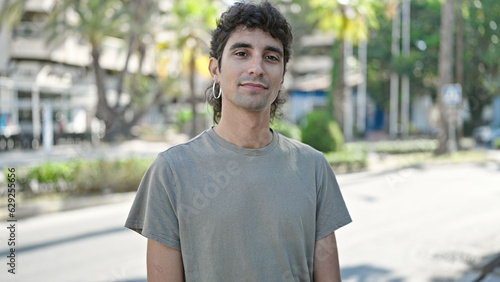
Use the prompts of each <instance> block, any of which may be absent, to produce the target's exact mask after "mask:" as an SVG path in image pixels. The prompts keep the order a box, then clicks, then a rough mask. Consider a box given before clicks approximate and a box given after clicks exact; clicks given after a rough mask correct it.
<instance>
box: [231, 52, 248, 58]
mask: <svg viewBox="0 0 500 282" xmlns="http://www.w3.org/2000/svg"><path fill="white" fill-rule="evenodd" d="M234 54H235V55H236V56H238V57H245V56H246V55H247V53H245V52H243V51H240V52H236V53H234Z"/></svg>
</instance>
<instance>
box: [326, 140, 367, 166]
mask: <svg viewBox="0 0 500 282" xmlns="http://www.w3.org/2000/svg"><path fill="white" fill-rule="evenodd" d="M367 157H368V148H367V146H366V145H363V144H346V146H344V149H343V150H341V151H339V152H329V153H326V154H325V158H326V160H327V161H328V162H329V163H330V165H331V166H332V167H333V168H334V169H335V170H336V171H337V172H338V171H353V170H360V169H364V168H366V167H367V165H368V158H367Z"/></svg>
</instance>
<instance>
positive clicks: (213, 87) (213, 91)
mask: <svg viewBox="0 0 500 282" xmlns="http://www.w3.org/2000/svg"><path fill="white" fill-rule="evenodd" d="M215 84H216V82H215V81H214V84H213V85H212V96H214V98H215V99H216V100H217V99H219V98H220V96H221V95H222V89H221V87H220V85H219V95H217V97H216V96H215Z"/></svg>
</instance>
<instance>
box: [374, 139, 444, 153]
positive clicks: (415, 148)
mask: <svg viewBox="0 0 500 282" xmlns="http://www.w3.org/2000/svg"><path fill="white" fill-rule="evenodd" d="M373 146H374V151H375V152H377V153H385V154H409V153H425V152H433V151H434V150H436V148H437V146H438V141H437V140H426V139H420V140H396V141H381V142H377V143H375V144H374V145H373Z"/></svg>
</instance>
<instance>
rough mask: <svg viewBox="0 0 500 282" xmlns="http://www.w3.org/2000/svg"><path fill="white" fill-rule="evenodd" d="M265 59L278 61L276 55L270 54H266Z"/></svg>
mask: <svg viewBox="0 0 500 282" xmlns="http://www.w3.org/2000/svg"><path fill="white" fill-rule="evenodd" d="M267 59H268V60H271V61H275V62H279V61H280V59H279V58H278V57H276V56H272V55H269V56H267Z"/></svg>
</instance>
